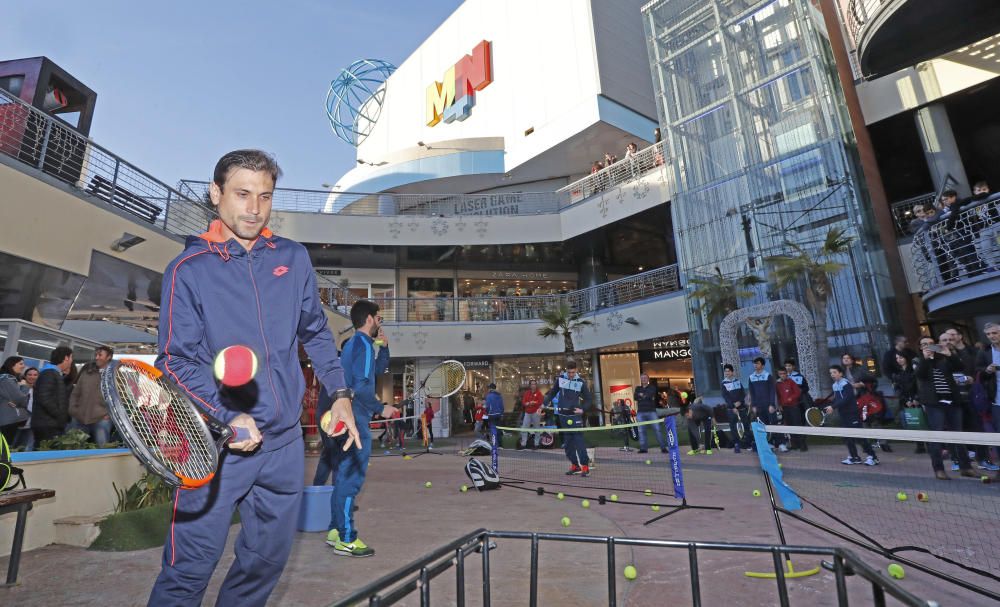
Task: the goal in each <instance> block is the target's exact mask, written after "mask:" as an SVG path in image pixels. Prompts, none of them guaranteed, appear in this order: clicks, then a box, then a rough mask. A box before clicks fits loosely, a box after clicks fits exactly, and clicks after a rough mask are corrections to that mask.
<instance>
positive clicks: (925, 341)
mask: <svg viewBox="0 0 1000 607" xmlns="http://www.w3.org/2000/svg"><path fill="white" fill-rule="evenodd" d="M933 345H934V338H933V337H921V338H920V349H921V350H926V349H927V348H929V347H931V346H933Z"/></svg>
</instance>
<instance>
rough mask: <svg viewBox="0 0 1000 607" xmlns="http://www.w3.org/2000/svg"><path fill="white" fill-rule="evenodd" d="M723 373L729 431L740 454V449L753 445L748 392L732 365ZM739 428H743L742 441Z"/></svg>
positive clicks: (728, 365)
mask: <svg viewBox="0 0 1000 607" xmlns="http://www.w3.org/2000/svg"><path fill="white" fill-rule="evenodd" d="M722 373H723V377H722V399H723V400H724V401H726V410H727V413H728V414H729V431H730V432H732V434H733V452H734V453H739V452H740V447H743V448H744V449H746V448H747V447H749V446H750V444H751V438H750V420H749V417H748V415H747V413H748V407H747V396H746V390H744V389H743V382H742V381H740V378H739V377H737V376H736V372H735V371H734V370H733V366H732V365H730V364H728V363H726V364H725V365H723V366H722ZM739 426H743V439H742V440H740V435H739V428H738V427H739ZM741 443H742V444H741Z"/></svg>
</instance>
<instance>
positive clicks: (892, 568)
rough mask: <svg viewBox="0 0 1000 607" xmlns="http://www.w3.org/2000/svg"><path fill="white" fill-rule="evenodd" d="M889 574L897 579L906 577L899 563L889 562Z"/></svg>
mask: <svg viewBox="0 0 1000 607" xmlns="http://www.w3.org/2000/svg"><path fill="white" fill-rule="evenodd" d="M889 575H891V576H892V577H894V578H896V579H897V580H901V579H903V578H904V577H906V572H905V571H903V566H902V565H900V564H899V563H890V564H889Z"/></svg>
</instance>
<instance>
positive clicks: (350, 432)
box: [323, 398, 361, 451]
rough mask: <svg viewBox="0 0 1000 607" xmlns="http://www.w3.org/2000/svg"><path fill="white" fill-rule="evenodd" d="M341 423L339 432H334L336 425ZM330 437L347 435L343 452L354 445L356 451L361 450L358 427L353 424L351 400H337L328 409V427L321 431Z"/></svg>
mask: <svg viewBox="0 0 1000 607" xmlns="http://www.w3.org/2000/svg"><path fill="white" fill-rule="evenodd" d="M340 422H343V423H344V426H343V427H342V428H341V429H340V431H335V430H336V428H337V424H338V423H340ZM323 431H324V432H326V433H327V434H328V435H330V436H340V435H341V434H344V433H345V432H346V433H347V441H346V442H345V443H344V451H347V450H348V449H350V448H351V443H354V446H356V447H357V448H358V449H360V448H361V437H360V436H359V435H358V427H357V426H356V425H355V424H354V410H353V409H352V408H351V399H349V398H338V399H337V400H335V401H334V402H333V406H332V407H331V408H330V425H329V426H328V427H326V428H324V429H323Z"/></svg>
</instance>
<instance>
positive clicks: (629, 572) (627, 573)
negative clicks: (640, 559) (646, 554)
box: [623, 565, 639, 580]
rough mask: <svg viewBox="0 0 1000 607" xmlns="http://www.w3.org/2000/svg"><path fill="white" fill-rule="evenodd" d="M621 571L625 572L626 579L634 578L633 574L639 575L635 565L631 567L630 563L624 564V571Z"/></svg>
mask: <svg viewBox="0 0 1000 607" xmlns="http://www.w3.org/2000/svg"><path fill="white" fill-rule="evenodd" d="M623 573H624V574H625V579H626V580H634V579H635V576H637V575H639V572H637V571H636V570H635V567H633V566H632V565H626V566H625V571H624V572H623Z"/></svg>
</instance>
